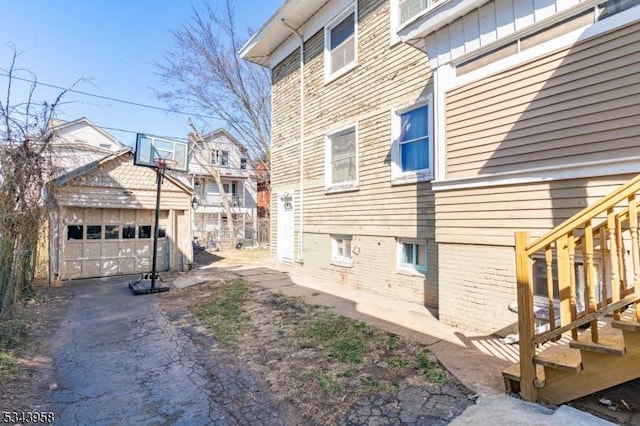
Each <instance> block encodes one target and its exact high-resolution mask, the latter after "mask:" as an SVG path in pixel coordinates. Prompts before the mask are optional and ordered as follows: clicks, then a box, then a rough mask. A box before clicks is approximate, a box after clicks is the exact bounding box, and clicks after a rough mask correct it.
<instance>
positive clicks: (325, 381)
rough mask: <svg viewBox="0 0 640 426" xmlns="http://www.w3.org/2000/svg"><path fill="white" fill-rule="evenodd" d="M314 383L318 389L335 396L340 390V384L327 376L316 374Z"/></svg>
mask: <svg viewBox="0 0 640 426" xmlns="http://www.w3.org/2000/svg"><path fill="white" fill-rule="evenodd" d="M315 378H316V382H317V383H318V385H319V386H320V388H321V389H322V390H323V391H325V392H328V393H331V394H335V393H338V392H340V391H341V390H342V384H341V383H340V382H339V381H338V380H336V379H334V378H333V377H331V376H329V375H327V374H320V373H317V374H316V377H315Z"/></svg>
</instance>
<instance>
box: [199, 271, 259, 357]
mask: <svg viewBox="0 0 640 426" xmlns="http://www.w3.org/2000/svg"><path fill="white" fill-rule="evenodd" d="M250 290H251V287H250V285H249V283H247V282H246V281H244V280H242V279H240V278H238V279H235V280H233V281H232V282H230V283H228V284H225V285H224V286H223V287H221V288H220V289H219V292H218V293H217V294H216V296H214V298H213V300H211V301H209V302H207V303H205V304H204V305H201V306H200V307H199V308H198V310H197V315H198V318H199V319H200V321H202V323H203V324H204V326H205V327H207V328H208V329H209V330H211V332H212V333H213V334H214V336H215V337H216V339H217V340H218V341H219V342H220V343H222V344H225V345H229V344H232V343H234V342H235V341H236V339H237V337H238V335H239V334H240V333H241V332H242V331H243V329H244V327H245V324H246V322H247V317H246V315H245V314H244V309H243V303H244V301H245V300H247V298H248V297H249V293H250Z"/></svg>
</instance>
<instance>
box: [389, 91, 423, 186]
mask: <svg viewBox="0 0 640 426" xmlns="http://www.w3.org/2000/svg"><path fill="white" fill-rule="evenodd" d="M431 115H432V114H431V103H430V102H421V103H419V104H415V105H412V106H410V107H407V108H403V109H399V110H396V111H394V112H393V116H392V120H393V123H392V128H393V136H394V138H393V139H394V140H393V141H392V162H391V163H392V173H391V177H392V181H393V182H394V183H410V182H418V181H423V180H429V179H431V178H432V177H433V149H432V148H433V142H432V140H433V138H432V136H431V135H432V127H433V125H432V120H431Z"/></svg>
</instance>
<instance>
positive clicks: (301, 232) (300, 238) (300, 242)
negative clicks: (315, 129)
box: [282, 18, 304, 264]
mask: <svg viewBox="0 0 640 426" xmlns="http://www.w3.org/2000/svg"><path fill="white" fill-rule="evenodd" d="M282 23H283V24H284V26H286V27H287V28H289V30H291V32H292V33H294V34H296V35H297V36H298V37H299V39H300V223H299V225H298V226H299V230H298V259H297V260H296V262H297V263H300V264H302V263H304V250H303V249H304V36H303V35H302V34H300V33H299V32H298V31H296V30H295V29H294V28H293V27H292V26H291V25H289V24H287V22H286V21H285V20H284V18H283V19H282Z"/></svg>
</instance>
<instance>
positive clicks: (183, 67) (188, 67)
mask: <svg viewBox="0 0 640 426" xmlns="http://www.w3.org/2000/svg"><path fill="white" fill-rule="evenodd" d="M247 33H248V31H247ZM173 36H174V39H175V43H176V45H175V47H174V48H173V49H172V50H170V51H169V52H168V53H167V55H165V57H164V63H163V64H160V63H156V67H157V69H158V74H159V75H160V77H161V78H162V80H163V82H164V83H165V84H166V85H167V86H169V87H171V89H168V90H166V91H158V92H157V96H158V97H159V98H160V99H164V100H166V101H168V102H169V104H170V105H171V106H172V107H173V108H179V109H183V108H193V109H196V110H197V111H201V112H203V113H205V114H208V115H211V116H213V117H218V118H220V119H222V120H224V121H225V122H226V124H227V126H228V127H229V130H231V131H232V133H235V134H236V136H239V139H240V141H241V142H242V143H243V144H244V145H245V147H246V148H247V150H248V152H249V154H250V155H251V156H252V160H253V161H257V162H259V163H262V164H263V165H264V166H265V168H266V169H267V170H270V160H271V150H270V146H271V145H270V135H271V82H270V76H269V72H268V70H267V69H265V68H264V67H260V66H257V65H255V64H252V63H250V62H247V61H243V60H242V59H241V58H240V57H239V56H238V51H239V50H240V48H241V47H242V44H243V42H244V41H245V40H246V38H242V37H240V36H239V35H238V32H237V28H236V23H235V16H234V5H233V0H226V2H225V4H224V10H223V11H222V12H220V13H217V12H216V11H214V10H213V9H211V7H210V6H208V5H207V6H205V8H204V11H203V12H200V11H198V10H196V9H195V8H194V9H193V16H192V18H191V20H190V21H189V22H188V23H187V24H185V25H183V27H182V28H181V29H180V30H178V31H174V32H173Z"/></svg>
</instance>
